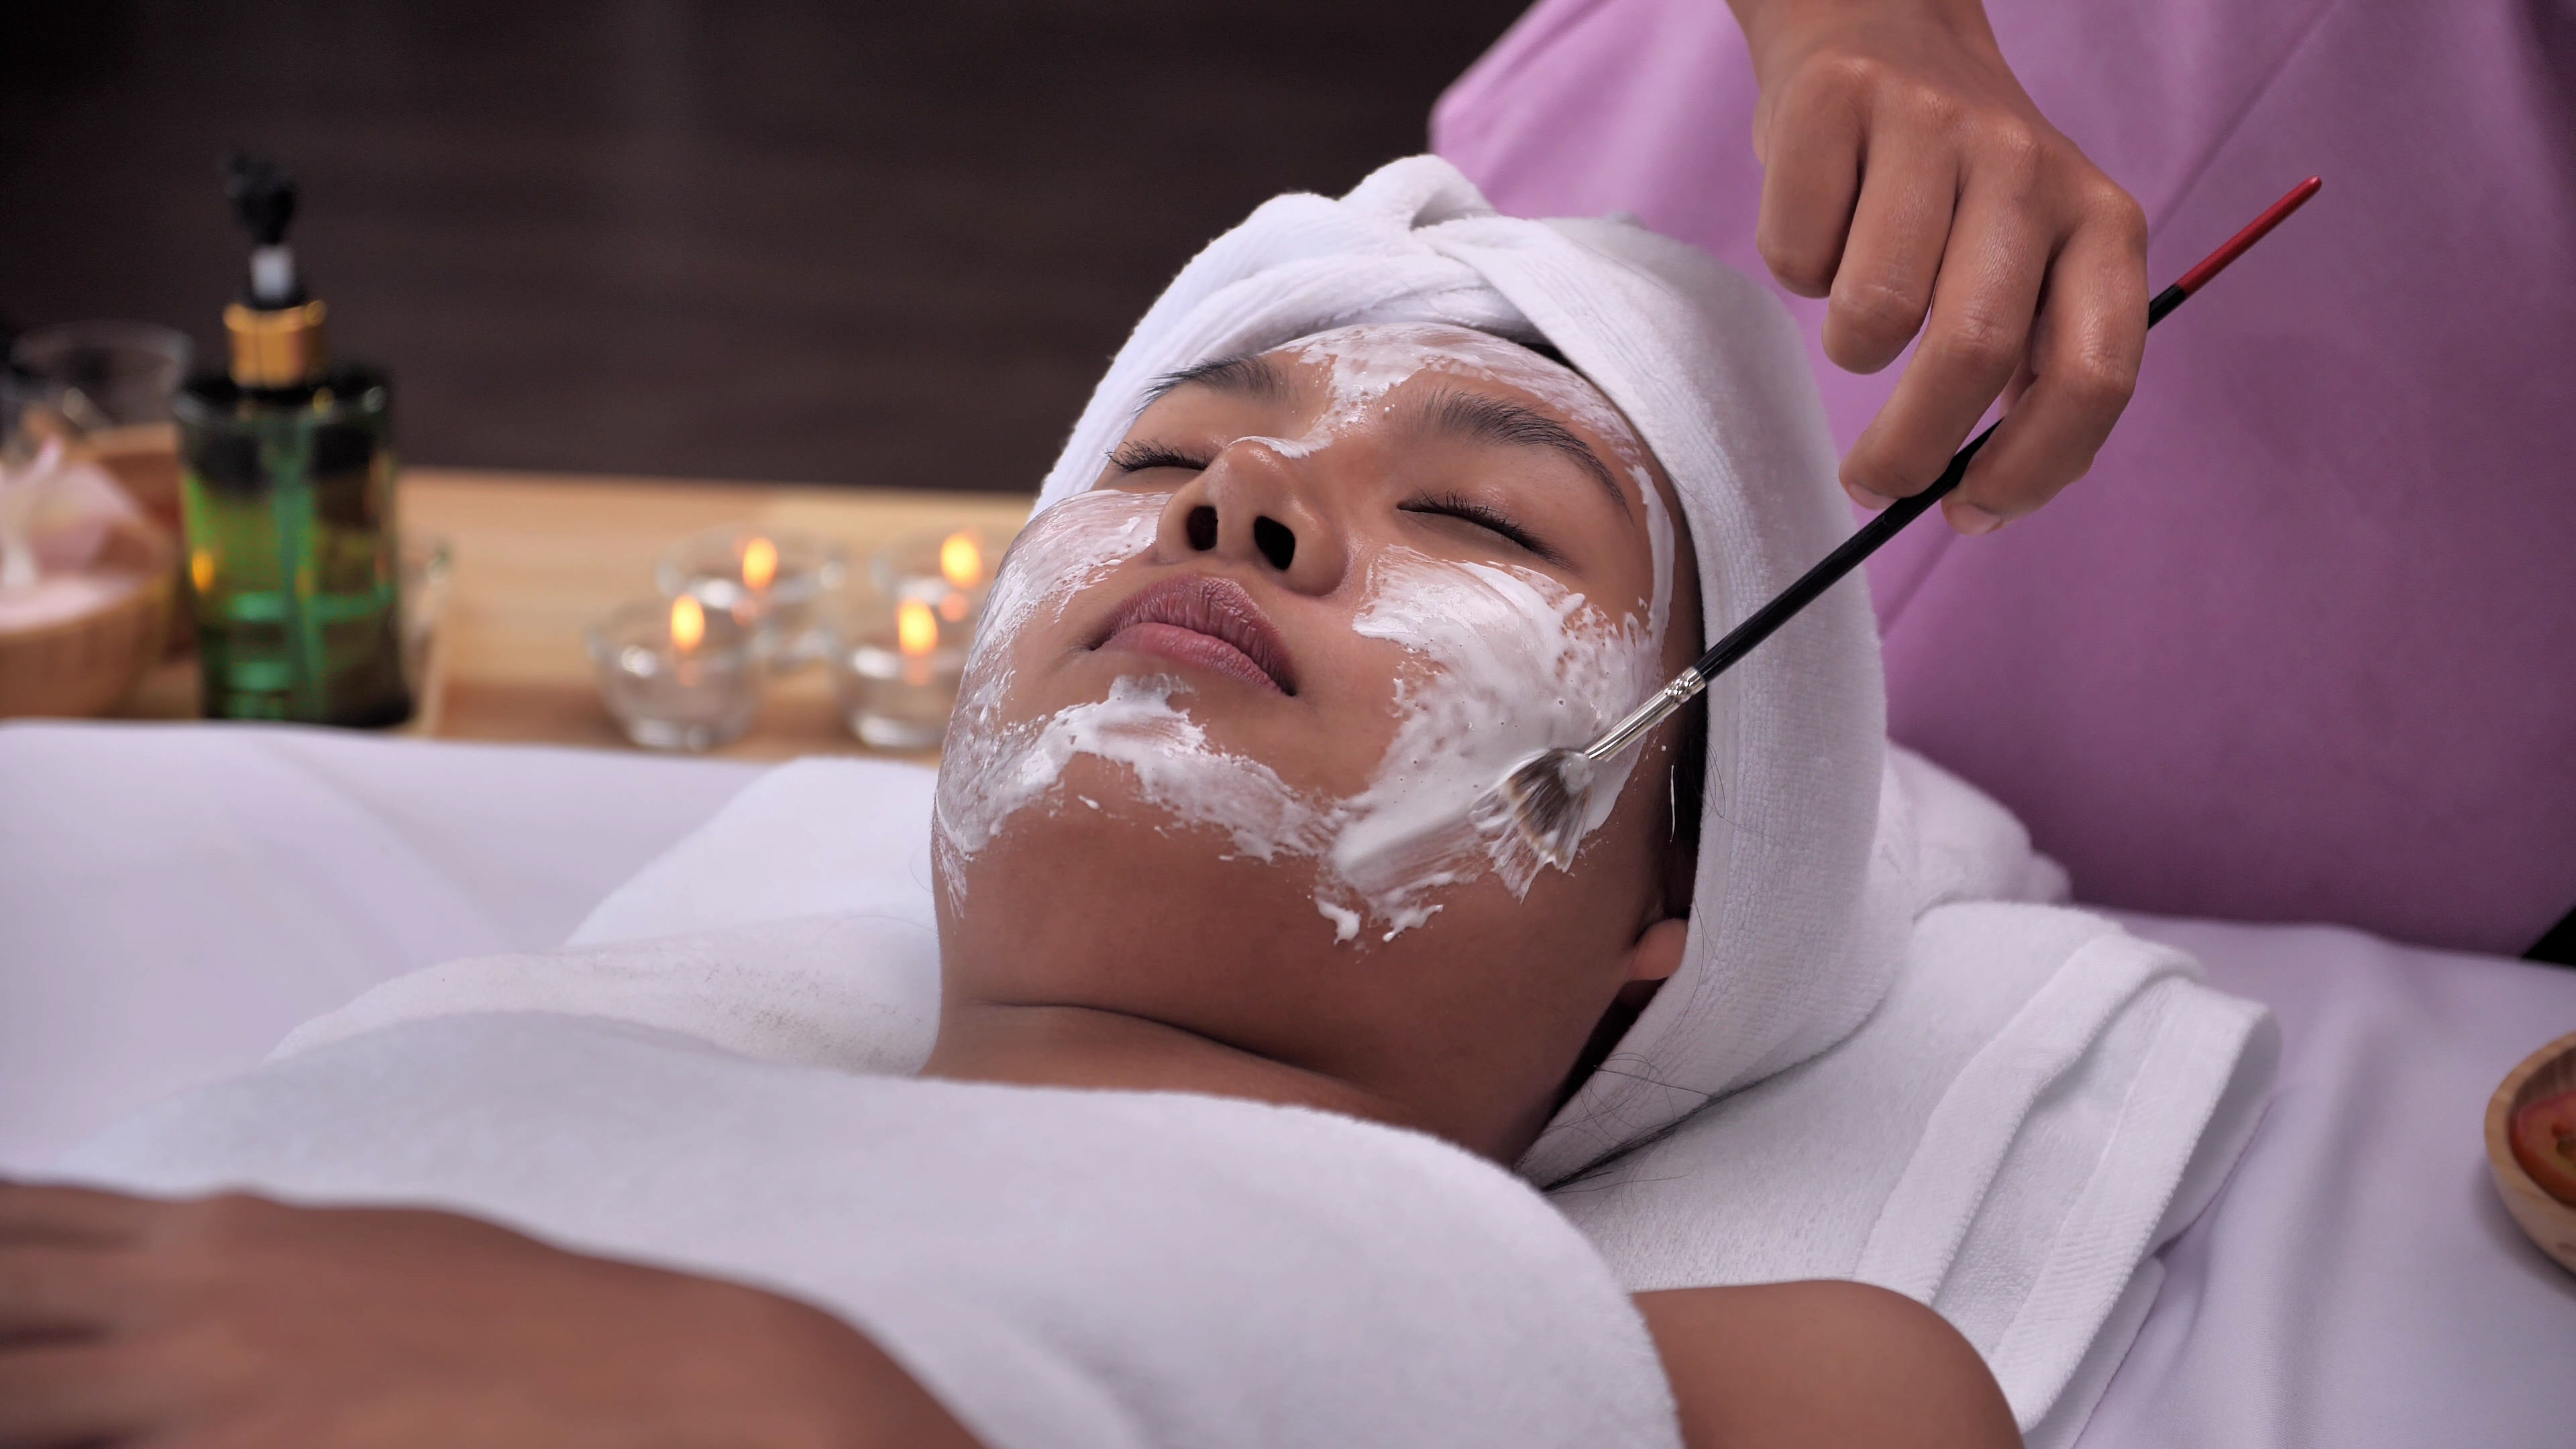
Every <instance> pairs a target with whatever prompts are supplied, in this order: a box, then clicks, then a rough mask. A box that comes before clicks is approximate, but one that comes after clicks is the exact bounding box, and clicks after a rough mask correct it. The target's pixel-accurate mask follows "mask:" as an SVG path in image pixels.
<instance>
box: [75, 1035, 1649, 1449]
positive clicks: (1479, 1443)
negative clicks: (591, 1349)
mask: <svg viewBox="0 0 2576 1449" xmlns="http://www.w3.org/2000/svg"><path fill="white" fill-rule="evenodd" d="M62 1168H63V1170H64V1171H65V1172H66V1173H68V1174H70V1175H71V1176H74V1177H76V1178H79V1179H81V1180H84V1181H89V1182H94V1183H101V1184H105V1185H109V1186H114V1187H122V1188H126V1189H129V1190H136V1191H145V1192H168V1193H184V1192H197V1191H206V1190H210V1189H214V1188H218V1187H227V1186H236V1185H250V1186H255V1187H259V1188H263V1189H266V1190H268V1191H271V1192H274V1193H277V1194H280V1195H282V1196H285V1197H287V1198H289V1199H304V1200H317V1201H327V1202H334V1203H351V1202H372V1203H402V1204H411V1205H428V1206H436V1207H445V1208H449V1209H453V1210H457V1211H464V1212H470V1213H473V1214H476V1215H478V1216H481V1217H485V1218H488V1219H491V1220H494V1221H497V1222H500V1223H503V1224H505V1225H509V1226H513V1227H517V1228H520V1229H521V1230H523V1231H528V1232H531V1233H534V1234H536V1235H538V1236H540V1237H543V1238H546V1239H549V1240H552V1241H555V1242H558V1243H562V1244H565V1245H568V1246H573V1247H577V1248H581V1249H584V1250H588V1251H592V1252H597V1253H604V1254H609V1255H613V1256H619V1257H625V1258H630V1259H635V1260H640V1261H645V1262H651V1263H655V1264H660V1265H663V1266H668V1267H673V1268H678V1269H682V1270H686V1271H692V1272H698V1273H704V1274H709V1275H713V1276H718V1277H724V1278H729V1279H732V1280H735V1281H739V1282H748V1283H753V1284H757V1285H761V1286H765V1287H769V1288H772V1289H774V1290H777V1291H780V1292H783V1293H786V1294H788V1295H790V1296H793V1297H796V1298H798V1299H801V1300H803V1301H806V1302H809V1303H812V1304H814V1305H816V1306H818V1307H821V1308H823V1309H825V1310H827V1311H829V1312H832V1313H835V1314H837V1315H839V1316H840V1317H842V1318H843V1319H844V1320H845V1321H847V1322H849V1323H851V1324H853V1325H855V1326H856V1327H858V1328H859V1329H861V1330H862V1331H864V1332H866V1333H867V1334H868V1335H869V1336H870V1338H871V1339H873V1340H874V1341H875V1342H876V1343H877V1344H878V1345H879V1346H880V1347H882V1348H883V1349H884V1350H885V1351H886V1352H887V1353H888V1354H890V1355H892V1356H893V1357H894V1359H895V1360H896V1361H897V1362H898V1363H900V1364H902V1365H903V1366H904V1368H905V1369H906V1370H907V1371H909V1372H910V1373H911V1374H912V1375H913V1377H914V1378H915V1379H916V1380H918V1381H919V1382H920V1383H921V1384H922V1386H923V1387H924V1388H926V1389H928V1390H929V1391H930V1392H931V1393H932V1394H933V1395H934V1396H935V1397H937V1398H938V1399H939V1400H940V1401H941V1403H943V1404H944V1405H946V1406H947V1407H948V1409H949V1410H950V1412H952V1413H953V1414H955V1415H956V1416H957V1418H958V1419H959V1420H960V1421H961V1422H962V1423H963V1424H964V1425H965V1426H966V1428H967V1429H968V1430H969V1431H970V1432H972V1433H974V1434H975V1435H976V1437H977V1438H978V1439H979V1440H980V1441H981V1442H982V1443H984V1444H985V1445H987V1446H989V1449H1144V1446H1173V1449H1180V1446H1191V1449H1201V1446H1204V1449H1255V1446H1279V1449H1290V1446H1298V1449H1306V1446H1311V1449H1348V1446H1353V1445H1384V1446H1387V1449H1413V1446H1421V1445H1458V1446H1462V1449H1464V1446H1475V1449H1493V1446H1526V1449H1564V1446H1567V1445H1587V1446H1592V1445H1597V1446H1603V1449H1627V1446H1635V1449H1672V1446H1674V1445H1676V1444H1677V1442H1678V1431H1677V1428H1676V1425H1675V1421H1674V1416H1673V1408H1672V1401H1671V1398H1670V1396H1669V1393H1668V1391H1667V1389H1666V1387H1665V1384H1664V1379H1663V1372H1662V1368H1661V1365H1660V1364H1659V1362H1658V1361H1657V1359H1656V1356H1655V1351H1654V1345H1653V1343H1652V1342H1651V1341H1650V1340H1649V1339H1648V1337H1647V1335H1646V1330H1645V1324H1644V1322H1643V1320H1642V1319H1641V1318H1640V1317H1639V1316H1638V1314H1637V1311H1636V1308H1635V1306H1634V1304H1632V1303H1631V1302H1630V1301H1629V1299H1628V1297H1627V1295H1626V1294H1625V1292H1623V1291H1622V1289H1621V1288H1620V1286H1619V1284H1618V1282H1617V1281H1616V1280H1615V1279H1614V1278H1612V1276H1611V1275H1610V1273H1609V1272H1608V1271H1607V1270H1606V1269H1605V1268H1604V1267H1603V1266H1602V1263H1601V1260H1600V1257H1599V1255H1597V1254H1596V1253H1594V1252H1593V1251H1592V1249H1591V1248H1590V1247H1589V1246H1588V1245H1587V1244H1586V1243H1585V1241H1584V1239H1583V1237H1582V1235H1581V1234H1579V1233H1577V1232H1576V1231H1575V1230H1574V1229H1573V1227H1571V1226H1570V1225H1568V1224H1567V1222H1566V1221H1565V1219H1564V1218H1563V1217H1562V1216H1561V1215H1559V1214H1558V1213H1557V1212H1555V1211H1554V1210H1553V1209H1552V1208H1550V1207H1549V1206H1548V1204H1547V1203H1546V1201H1545V1200H1544V1199H1542V1198H1541V1197H1540V1196H1539V1195H1538V1193H1537V1192H1536V1191H1535V1190H1533V1189H1532V1188H1531V1187H1529V1185H1528V1184H1526V1183H1524V1182H1522V1181H1521V1180H1519V1179H1517V1178H1515V1177H1513V1176H1512V1175H1511V1174H1510V1173H1508V1172H1505V1171H1503V1170H1502V1169H1500V1168H1498V1167H1495V1166H1494V1165H1493V1164H1491V1163H1488V1162H1485V1161H1483V1160H1482V1159H1479V1158H1477V1157H1475V1156H1473V1155H1471V1154H1469V1153H1466V1152H1464V1151H1461V1150H1459V1149H1458V1148H1455V1147H1452V1146H1450V1145H1448V1144H1447V1143H1443V1142H1440V1141H1437V1140H1435V1139H1432V1138H1429V1137H1425V1136H1422V1135H1420V1134H1417V1133H1411V1132H1402V1131H1397V1130H1395V1129H1392V1128H1387V1127H1379V1126H1375V1125H1373V1124H1369V1123H1364V1122H1358V1121H1354V1120H1351V1119H1349V1118H1344V1117H1338V1116H1334V1115H1331V1114H1328V1113H1322V1112H1311V1111H1305V1110H1301V1109H1295V1108H1286V1107H1273V1106H1268V1105H1264V1104H1260V1103H1254V1102H1243V1101H1234V1100H1230V1099H1224V1098H1216V1097H1200V1096H1191V1095H1185V1094H1181V1093H1138V1092H1083V1091H1071V1090H1063V1089H1037V1088H1027V1087H1004V1086H993V1085H986V1084H981V1083H961V1082H942V1081H916V1080H910V1079H906V1078H901V1077H889V1076H860V1075H855V1074H852V1073H848V1072H840V1071H830V1070H823V1069H818V1068H814V1067H796V1066H782V1065H776V1064H772V1063H765V1062H758V1061H753V1060H751V1059H749V1058H746V1057H742V1056H738V1055H734V1054H732V1053H727V1052H720V1051H716V1050H712V1049H710V1048H708V1047H706V1046H704V1045H701V1044H699V1043H697V1042H693V1041H690V1040H688V1039H686V1038H682V1037H675V1036H671V1035H668V1034H665V1033H661V1032H654V1031H648V1030H645V1029H643V1028H638V1027H633V1026H626V1025H621V1024H617V1023H611V1022H603V1021H597V1020H584V1019H582V1018H578V1017H571V1016H563V1015H557V1014H534V1013H523V1014H513V1015H480V1016H457V1017H449V1018H445V1019H442V1020H437V1021H425V1022H413V1023H409V1024H406V1025H402V1026H397V1027H393V1028H391V1029H388V1030H384V1031H379V1032H372V1033H369V1034H367V1035H365V1036H362V1037H360V1038H358V1039H356V1040H353V1041H347V1042H342V1043H339V1044H337V1045H334V1046H331V1047H327V1048H323V1049H320V1050H316V1051H313V1052H309V1053H307V1054H305V1055H302V1056H299V1057H296V1058H294V1059H293V1060H290V1061H284V1062H276V1063H271V1064H270V1065H268V1066H266V1067H264V1068H262V1069H261V1070H259V1071H257V1072H255V1073H252V1074H251V1075H249V1076H246V1077H243V1078H240V1079H238V1080H235V1081H232V1082H228V1083H224V1084H222V1085H219V1086H215V1087H211V1088H208V1089H205V1090H203V1091H201V1092H198V1093H195V1094H192V1095H190V1096H187V1097H183V1098H180V1099H178V1100H176V1101H174V1102H171V1103H167V1104H164V1105H162V1106H160V1107H157V1108H153V1109H151V1110H149V1111H146V1112H144V1113H142V1114H141V1115H139V1116H137V1117H135V1118H132V1119H129V1120H128V1121H127V1122H125V1123H124V1124H122V1125H120V1126H118V1127H116V1128H113V1129H111V1130H110V1131H108V1132H107V1133H106V1134H104V1135H103V1136H101V1137H99V1138H96V1139H93V1140H92V1141H91V1142H90V1143H88V1144H87V1145H85V1146H83V1147H82V1148H80V1149H77V1150H76V1151H75V1152H74V1153H73V1154H72V1155H71V1156H70V1157H69V1158H68V1159H66V1160H65V1161H64V1162H63V1164H62Z"/></svg>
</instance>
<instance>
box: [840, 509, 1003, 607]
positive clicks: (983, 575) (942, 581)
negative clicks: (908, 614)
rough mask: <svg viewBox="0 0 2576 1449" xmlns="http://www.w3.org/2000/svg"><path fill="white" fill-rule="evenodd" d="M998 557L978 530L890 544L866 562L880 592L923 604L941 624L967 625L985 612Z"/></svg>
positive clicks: (945, 532) (915, 537) (928, 535)
mask: <svg viewBox="0 0 2576 1449" xmlns="http://www.w3.org/2000/svg"><path fill="white" fill-rule="evenodd" d="M997 553H998V550H996V549H995V548H994V547H993V543H992V540H990V539H989V538H987V537H986V536H985V535H984V534H983V533H982V532H981V531H979V530H977V529H972V528H958V529H946V530H942V531H940V532H938V533H922V534H915V535H913V536H912V537H910V538H904V539H898V540H896V541H895V542H893V543H891V544H888V545H887V546H886V547H884V548H882V549H880V550H878V551H877V554H876V556H875V557H874V558H873V559H871V560H870V561H869V570H868V572H869V575H870V577H871V578H873V579H874V580H875V582H876V586H877V588H878V590H879V591H880V592H882V593H885V594H888V595H891V596H893V597H897V598H908V599H921V600H924V601H926V602H928V603H929V605H930V606H931V607H932V608H934V609H936V610H938V612H939V617H940V618H941V619H942V620H945V621H946V622H948V623H951V624H968V623H972V622H973V621H974V618H975V614H976V611H977V610H979V609H981V608H982V607H983V606H984V594H985V591H986V590H987V589H988V588H990V587H991V585H992V582H993V563H994V559H995V558H996V556H997Z"/></svg>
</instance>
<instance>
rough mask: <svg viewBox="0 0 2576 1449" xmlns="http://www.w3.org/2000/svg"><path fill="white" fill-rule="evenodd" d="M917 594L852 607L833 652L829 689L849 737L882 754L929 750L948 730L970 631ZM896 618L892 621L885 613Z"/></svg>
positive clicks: (878, 598) (970, 635)
mask: <svg viewBox="0 0 2576 1449" xmlns="http://www.w3.org/2000/svg"><path fill="white" fill-rule="evenodd" d="M951 597H963V596H962V595H958V594H955V593H954V592H950V593H946V594H944V595H942V597H941V602H940V603H939V604H934V603H932V602H931V600H930V599H928V598H924V597H922V596H921V594H920V593H913V594H908V595H903V596H900V597H897V598H895V599H894V600H893V601H892V606H891V608H890V609H889V608H888V606H887V605H888V601H887V600H886V599H885V598H884V597H883V596H878V597H877V598H876V599H875V600H874V601H873V607H867V606H857V607H854V608H853V609H852V610H851V612H850V615H849V617H848V618H847V619H846V620H845V621H844V623H843V627H842V632H841V633H840V634H839V635H838V636H837V638H836V642H835V645H834V647H833V649H832V655H831V658H832V688H833V692H834V694H835V695H836V696H837V697H838V698H839V700H840V702H841V715H842V718H843V719H844V720H846V721H847V722H848V724H849V726H850V732H851V733H852V734H855V735H857V736H858V737H859V738H860V739H862V740H864V741H866V742H867V743H869V744H871V745H875V746H878V747H879V748H881V749H894V750H926V749H931V748H934V747H936V746H937V745H938V743H939V741H940V739H941V738H942V737H943V736H944V735H946V734H947V733H948V715H949V712H950V711H951V710H953V709H955V708H956V705H957V681H958V678H959V676H960V675H962V674H964V673H965V669H966V646H967V644H968V643H969V642H971V639H972V635H973V629H972V627H971V625H970V624H969V623H968V622H967V621H965V620H962V619H955V620H952V619H950V618H948V617H947V611H946V609H945V608H944V607H942V605H944V604H945V602H946V599H947V598H951ZM889 614H891V616H892V617H891V618H889V617H888V615H889Z"/></svg>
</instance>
